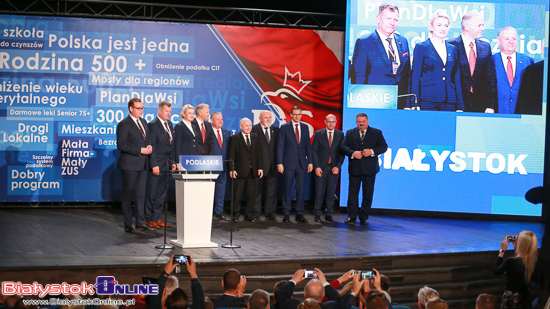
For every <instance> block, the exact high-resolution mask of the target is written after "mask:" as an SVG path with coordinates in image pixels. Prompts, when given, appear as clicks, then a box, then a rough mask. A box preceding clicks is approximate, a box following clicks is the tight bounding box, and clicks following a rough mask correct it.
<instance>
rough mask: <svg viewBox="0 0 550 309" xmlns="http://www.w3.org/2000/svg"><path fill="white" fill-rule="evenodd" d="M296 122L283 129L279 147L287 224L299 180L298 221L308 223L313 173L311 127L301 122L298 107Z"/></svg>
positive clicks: (278, 169)
mask: <svg viewBox="0 0 550 309" xmlns="http://www.w3.org/2000/svg"><path fill="white" fill-rule="evenodd" d="M290 115H291V116H292V121H290V122H287V123H285V124H283V125H282V126H281V129H280V130H279V143H278V145H277V171H279V173H281V174H283V184H284V186H283V212H284V217H283V222H289V221H290V219H289V217H290V209H291V208H292V205H291V201H290V190H291V187H292V182H293V181H294V180H296V222H301V223H307V219H306V218H305V217H304V185H305V180H306V171H307V173H311V171H312V170H313V161H312V160H313V158H312V154H311V142H310V139H309V128H308V126H307V125H306V124H305V123H301V122H300V120H301V119H302V108H301V107H300V106H298V105H296V106H294V107H293V108H292V109H291V110H290Z"/></svg>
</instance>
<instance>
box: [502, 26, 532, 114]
mask: <svg viewBox="0 0 550 309" xmlns="http://www.w3.org/2000/svg"><path fill="white" fill-rule="evenodd" d="M497 40H498V44H499V45H500V53H496V54H494V55H493V61H494V63H495V72H496V77H497V94H498V112H499V114H514V113H515V112H516V105H517V102H518V93H519V87H520V85H521V80H522V77H523V73H524V72H525V69H526V68H527V67H528V66H529V65H531V64H533V63H534V62H535V60H534V59H533V58H531V57H529V56H527V55H524V54H521V53H516V49H517V48H518V32H517V31H516V29H515V28H514V27H504V28H501V29H500V30H499V31H498V39H497Z"/></svg>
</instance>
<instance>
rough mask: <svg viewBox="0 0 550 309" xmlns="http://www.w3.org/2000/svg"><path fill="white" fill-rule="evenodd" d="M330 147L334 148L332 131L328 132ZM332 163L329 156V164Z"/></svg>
mask: <svg viewBox="0 0 550 309" xmlns="http://www.w3.org/2000/svg"><path fill="white" fill-rule="evenodd" d="M328 148H332V132H328ZM331 163H332V158H331V157H328V164H331Z"/></svg>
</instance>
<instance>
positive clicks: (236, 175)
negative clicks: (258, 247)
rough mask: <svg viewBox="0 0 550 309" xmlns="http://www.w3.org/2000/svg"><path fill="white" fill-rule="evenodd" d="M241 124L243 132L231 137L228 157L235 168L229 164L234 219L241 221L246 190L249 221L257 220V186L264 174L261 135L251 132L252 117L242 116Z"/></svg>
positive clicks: (246, 210)
mask: <svg viewBox="0 0 550 309" xmlns="http://www.w3.org/2000/svg"><path fill="white" fill-rule="evenodd" d="M239 125H240V127H241V132H239V133H237V134H235V135H233V136H231V137H230V138H229V156H228V157H229V160H232V162H233V164H234V167H233V168H231V166H229V170H230V172H229V175H230V177H231V178H233V179H234V183H233V210H234V211H233V221H234V222H238V221H239V216H240V212H241V197H242V195H243V193H244V192H246V208H245V211H244V219H245V220H246V221H249V222H256V219H255V218H254V204H255V202H256V187H257V182H258V177H259V178H262V176H263V170H262V151H261V146H260V137H259V136H258V135H257V134H254V133H251V131H252V121H250V119H248V118H246V117H245V118H242V119H241V120H240V121H239ZM230 162H231V161H230ZM229 165H231V163H230V164H229Z"/></svg>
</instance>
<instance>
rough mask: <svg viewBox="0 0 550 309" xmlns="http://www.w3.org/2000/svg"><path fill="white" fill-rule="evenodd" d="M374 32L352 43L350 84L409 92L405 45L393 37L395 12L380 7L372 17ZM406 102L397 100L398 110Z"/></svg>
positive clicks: (390, 7) (392, 8)
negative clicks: (374, 23) (375, 26)
mask: <svg viewBox="0 0 550 309" xmlns="http://www.w3.org/2000/svg"><path fill="white" fill-rule="evenodd" d="M376 22H377V23H378V26H377V28H376V30H375V31H374V32H373V33H371V34H369V35H367V36H364V37H360V38H358V39H357V41H356V42H355V47H354V49H353V58H352V67H351V68H352V70H353V72H352V74H350V76H351V83H352V84H369V85H397V93H398V94H399V95H403V94H407V93H408V92H409V79H410V72H411V61H410V54H409V43H408V41H407V39H406V38H405V37H402V36H400V35H399V34H397V33H395V29H396V28H397V23H398V22H399V8H398V7H397V6H396V5H394V4H390V3H382V4H381V5H380V6H379V7H378V15H377V16H376ZM406 102H407V101H406V98H399V100H398V102H397V108H398V109H404V108H405V106H406Z"/></svg>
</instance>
